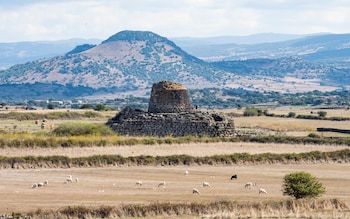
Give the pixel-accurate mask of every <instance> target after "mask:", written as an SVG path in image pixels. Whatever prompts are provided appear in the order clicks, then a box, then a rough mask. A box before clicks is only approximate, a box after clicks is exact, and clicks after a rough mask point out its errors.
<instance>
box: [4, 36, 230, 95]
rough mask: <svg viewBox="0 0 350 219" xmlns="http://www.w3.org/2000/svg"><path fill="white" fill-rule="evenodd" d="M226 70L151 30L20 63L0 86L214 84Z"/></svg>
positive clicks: (123, 87) (141, 86)
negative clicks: (189, 53)
mask: <svg viewBox="0 0 350 219" xmlns="http://www.w3.org/2000/svg"><path fill="white" fill-rule="evenodd" d="M216 74H220V75H222V74H224V72H222V71H220V70H217V69H215V68H213V67H212V66H211V64H209V63H206V62H203V61H202V60H200V59H198V58H196V57H193V56H190V55H188V54H187V53H186V52H184V51H183V50H181V48H179V47H177V46H176V45H175V44H174V43H173V42H171V41H169V40H167V39H166V38H164V37H161V36H159V35H157V34H154V33H152V32H145V31H122V32H119V33H117V34H115V35H113V36H111V37H110V38H109V39H107V40H105V41H103V42H102V43H101V44H100V45H97V46H94V47H92V48H90V49H87V50H83V51H82V52H78V53H72V54H66V55H63V56H57V57H54V58H49V59H41V60H37V61H33V62H29V63H26V64H23V65H16V66H13V67H11V68H10V69H8V70H6V71H1V72H0V84H24V83H29V84H34V83H44V84H61V85H72V86H85V87H90V88H94V89H100V88H107V89H116V90H134V89H141V88H148V87H150V86H151V85H152V84H153V83H154V82H157V81H160V80H173V81H178V82H180V83H184V84H193V83H195V82H198V81H200V82H201V84H203V85H206V84H212V86H215V83H216V82H217V80H218V77H216V76H215V75H216Z"/></svg>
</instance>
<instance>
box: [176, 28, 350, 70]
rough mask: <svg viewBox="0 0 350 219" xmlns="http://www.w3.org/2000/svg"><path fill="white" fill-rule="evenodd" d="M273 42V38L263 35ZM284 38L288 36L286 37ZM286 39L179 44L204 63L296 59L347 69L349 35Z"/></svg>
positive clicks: (348, 66) (181, 42) (349, 52)
mask: <svg viewBox="0 0 350 219" xmlns="http://www.w3.org/2000/svg"><path fill="white" fill-rule="evenodd" d="M267 36H270V37H271V38H273V36H274V35H264V36H263V39H266V38H267ZM287 36H288V35H287ZM292 37H293V36H289V38H287V37H284V38H282V39H287V40H281V41H268V40H265V42H263V41H260V42H259V41H254V42H255V43H249V41H248V40H246V41H243V42H245V43H237V42H242V41H236V42H235V43H229V41H226V42H225V41H221V42H222V43H217V41H216V42H214V41H208V40H206V41H204V40H202V41H200V42H202V44H199V45H198V44H195V43H190V42H189V41H188V40H187V41H186V42H184V41H180V45H182V48H183V49H184V50H186V51H187V52H188V53H190V54H192V55H194V56H196V57H199V58H200V59H203V60H206V61H210V62H212V61H236V60H246V59H255V58H268V59H277V58H282V57H290V56H300V57H302V58H304V59H305V60H308V61H311V62H315V63H318V64H327V65H332V66H334V67H346V68H350V62H349V60H350V50H349V45H350V34H317V35H312V36H303V37H302V36H300V37H299V38H297V37H294V38H292Z"/></svg>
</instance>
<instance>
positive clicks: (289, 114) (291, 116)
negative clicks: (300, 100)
mask: <svg viewBox="0 0 350 219" xmlns="http://www.w3.org/2000/svg"><path fill="white" fill-rule="evenodd" d="M295 116H296V114H295V112H289V113H288V116H287V117H289V118H294V117H295Z"/></svg>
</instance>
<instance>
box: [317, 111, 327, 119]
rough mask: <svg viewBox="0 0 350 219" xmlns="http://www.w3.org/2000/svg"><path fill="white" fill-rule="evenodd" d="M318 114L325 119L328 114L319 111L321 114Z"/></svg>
mask: <svg viewBox="0 0 350 219" xmlns="http://www.w3.org/2000/svg"><path fill="white" fill-rule="evenodd" d="M317 114H318V116H319V117H322V118H324V117H326V115H327V112H326V111H319V112H317Z"/></svg>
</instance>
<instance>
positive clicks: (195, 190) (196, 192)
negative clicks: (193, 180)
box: [192, 188, 201, 194]
mask: <svg viewBox="0 0 350 219" xmlns="http://www.w3.org/2000/svg"><path fill="white" fill-rule="evenodd" d="M192 194H201V193H200V192H199V190H198V189H196V188H193V189H192Z"/></svg>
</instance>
